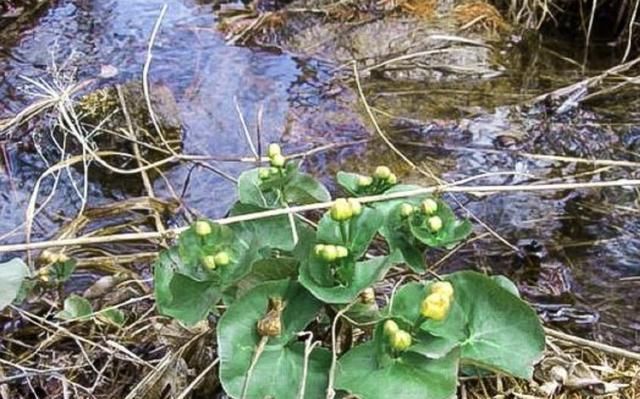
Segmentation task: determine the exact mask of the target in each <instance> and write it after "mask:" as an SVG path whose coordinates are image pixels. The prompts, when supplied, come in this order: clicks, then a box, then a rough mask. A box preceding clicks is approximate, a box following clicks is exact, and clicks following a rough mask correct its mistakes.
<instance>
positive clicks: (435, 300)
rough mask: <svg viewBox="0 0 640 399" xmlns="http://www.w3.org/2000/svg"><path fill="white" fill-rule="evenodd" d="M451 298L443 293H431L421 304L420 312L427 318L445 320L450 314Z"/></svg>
mask: <svg viewBox="0 0 640 399" xmlns="http://www.w3.org/2000/svg"><path fill="white" fill-rule="evenodd" d="M450 307H451V301H450V299H449V298H448V297H447V296H445V295H444V294H442V293H439V292H434V293H432V294H429V295H428V296H427V297H426V298H425V299H424V301H422V304H421V305H420V314H421V315H422V316H423V317H426V318H427V319H433V320H436V321H441V320H444V319H445V318H446V317H447V314H449V308H450Z"/></svg>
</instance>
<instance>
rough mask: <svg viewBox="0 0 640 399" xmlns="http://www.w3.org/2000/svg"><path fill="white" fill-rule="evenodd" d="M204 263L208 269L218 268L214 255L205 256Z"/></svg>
mask: <svg viewBox="0 0 640 399" xmlns="http://www.w3.org/2000/svg"><path fill="white" fill-rule="evenodd" d="M202 263H203V264H204V267H206V268H207V269H209V270H214V269H215V268H216V257H215V256H213V255H208V256H205V257H203V258H202Z"/></svg>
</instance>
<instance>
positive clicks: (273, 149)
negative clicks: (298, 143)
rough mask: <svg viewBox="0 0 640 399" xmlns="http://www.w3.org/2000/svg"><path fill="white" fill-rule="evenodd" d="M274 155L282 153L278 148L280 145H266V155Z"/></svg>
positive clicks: (270, 156) (271, 156)
mask: <svg viewBox="0 0 640 399" xmlns="http://www.w3.org/2000/svg"><path fill="white" fill-rule="evenodd" d="M276 155H282V151H281V150H280V145H279V144H277V143H271V144H269V147H267V156H268V157H269V158H273V157H275V156H276Z"/></svg>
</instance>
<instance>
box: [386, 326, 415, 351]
mask: <svg viewBox="0 0 640 399" xmlns="http://www.w3.org/2000/svg"><path fill="white" fill-rule="evenodd" d="M390 341H391V347H392V348H393V349H394V350H396V351H398V352H404V351H406V350H407V349H409V347H410V346H411V334H409V333H408V332H406V331H404V330H398V331H396V332H395V334H393V335H392V336H391V340H390Z"/></svg>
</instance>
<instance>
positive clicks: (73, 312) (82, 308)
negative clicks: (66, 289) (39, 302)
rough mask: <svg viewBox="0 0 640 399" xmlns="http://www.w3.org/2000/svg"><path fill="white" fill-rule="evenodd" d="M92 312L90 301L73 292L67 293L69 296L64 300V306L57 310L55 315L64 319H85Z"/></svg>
mask: <svg viewBox="0 0 640 399" xmlns="http://www.w3.org/2000/svg"><path fill="white" fill-rule="evenodd" d="M92 313H93V309H92V307H91V302H89V301H88V300H86V299H85V298H83V297H81V296H78V295H75V294H74V295H69V297H67V299H65V300H64V308H63V309H62V310H61V311H60V312H58V314H57V315H56V317H57V318H59V319H64V320H72V319H80V320H87V319H88V318H89V316H90V315H91V314H92Z"/></svg>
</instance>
